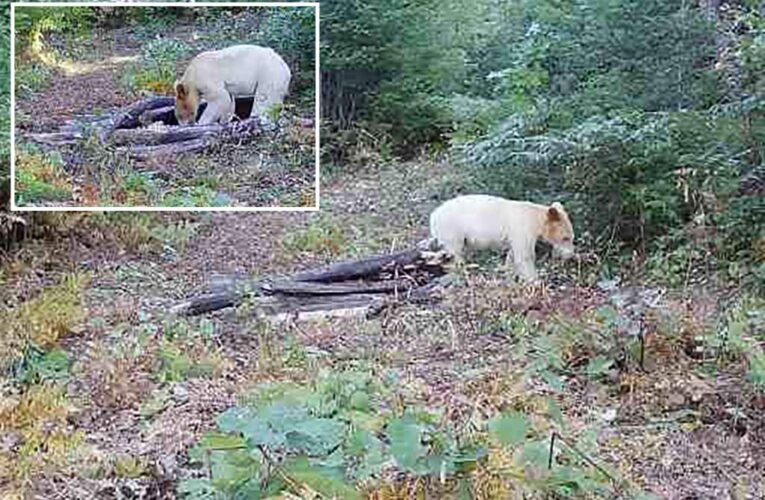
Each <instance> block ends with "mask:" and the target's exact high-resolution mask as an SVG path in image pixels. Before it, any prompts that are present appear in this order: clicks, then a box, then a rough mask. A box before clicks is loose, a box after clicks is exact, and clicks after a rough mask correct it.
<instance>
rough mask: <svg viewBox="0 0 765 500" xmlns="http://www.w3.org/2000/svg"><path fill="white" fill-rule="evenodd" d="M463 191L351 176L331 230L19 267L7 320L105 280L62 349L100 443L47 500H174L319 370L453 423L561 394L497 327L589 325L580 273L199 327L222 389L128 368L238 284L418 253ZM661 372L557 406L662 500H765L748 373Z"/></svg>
mask: <svg viewBox="0 0 765 500" xmlns="http://www.w3.org/2000/svg"><path fill="white" fill-rule="evenodd" d="M460 182H461V179H460V176H459V174H458V173H457V171H456V169H454V167H453V166H452V165H451V164H450V163H449V162H447V161H439V160H429V159H423V160H421V161H417V162H410V163H405V164H391V165H386V166H379V167H378V166H373V167H370V168H368V169H367V170H365V171H361V172H359V173H357V174H352V175H351V174H347V175H343V174H339V175H337V176H335V178H334V179H333V180H332V181H330V182H329V183H328V184H327V185H326V186H325V187H324V196H325V203H326V208H325V211H324V213H321V214H288V213H271V214H265V213H263V214H250V215H233V214H228V215H226V214H218V215H202V216H199V217H194V218H192V219H191V221H190V222H189V221H187V222H182V219H181V218H177V217H169V218H166V219H163V220H164V222H163V224H164V226H163V227H176V228H178V227H183V228H185V230H186V231H188V232H190V234H191V235H190V237H189V238H188V239H187V240H185V243H184V244H182V245H181V244H178V243H175V244H174V247H173V248H170V246H171V245H169V244H165V245H164V247H160V248H158V247H147V248H144V249H143V250H126V249H125V248H124V245H121V244H119V242H118V241H117V240H114V239H110V238H98V237H96V236H93V235H91V237H90V238H86V237H84V236H83V235H82V234H77V233H76V230H75V233H74V234H73V236H72V237H71V238H69V239H64V240H59V242H58V243H57V245H58V247H57V248H52V247H51V246H50V244H46V243H39V242H31V243H30V244H29V245H27V246H26V247H25V249H24V251H23V252H22V253H21V254H20V255H17V256H16V260H15V262H16V266H15V267H13V266H9V267H7V268H6V269H9V270H11V271H9V272H7V273H6V285H8V286H7V288H6V291H5V292H4V293H3V295H5V297H4V300H5V301H6V303H15V302H17V301H20V300H25V299H28V298H30V297H33V296H35V295H36V293H37V291H38V290H39V289H41V288H42V287H44V286H48V285H50V284H52V283H55V282H56V281H57V280H58V279H60V277H61V276H62V275H63V274H64V273H70V272H72V271H77V272H88V273H90V276H91V279H90V281H89V284H88V285H87V288H86V290H85V309H86V311H87V321H86V322H85V323H84V324H83V325H82V326H81V327H80V328H78V330H77V332H76V334H74V335H70V336H68V337H67V338H66V339H65V340H63V347H64V349H65V350H66V351H67V352H68V353H69V355H70V356H71V359H72V361H73V364H72V377H71V380H70V382H69V383H68V384H67V395H68V397H69V398H70V400H71V401H73V402H74V404H75V406H76V407H77V410H76V412H75V413H74V416H73V420H72V424H71V425H72V426H74V428H75V429H77V430H80V431H83V433H84V436H85V444H84V450H86V451H85V452H83V453H84V458H82V459H81V460H80V461H79V462H78V465H77V467H75V468H69V469H63V470H57V471H54V472H53V473H51V474H48V475H46V476H42V477H37V478H35V480H34V482H33V483H32V485H31V487H32V490H33V491H35V492H37V494H38V495H40V496H39V497H40V498H85V497H91V496H92V495H95V496H96V497H98V498H114V497H116V495H117V494H116V493H115V492H117V491H121V492H122V494H123V495H130V494H133V495H139V496H140V495H141V494H147V495H149V497H153V495H157V496H159V497H162V496H163V495H164V497H172V495H173V491H174V485H175V482H176V481H177V480H178V479H180V478H183V477H187V476H188V474H189V471H188V470H187V469H186V467H187V456H186V453H187V451H188V449H189V447H191V446H192V445H193V444H194V443H195V442H196V441H197V440H198V439H199V438H200V436H201V435H202V434H203V433H204V432H205V431H207V430H210V429H211V428H213V426H214V419H215V417H216V416H217V415H218V414H219V413H220V412H222V411H224V410H225V409H227V408H228V407H230V406H232V405H234V404H236V402H237V401H238V398H241V397H242V396H244V395H246V394H247V393H248V391H249V390H251V389H252V387H254V386H255V385H256V384H257V383H260V382H263V381H274V380H293V381H301V380H305V379H306V378H310V377H311V373H315V370H317V369H318V368H320V367H342V366H344V365H346V364H348V363H355V362H359V361H364V362H368V363H372V364H373V366H375V367H377V368H378V369H386V370H390V371H392V372H394V373H396V374H397V379H398V380H400V381H401V387H400V388H399V389H400V390H401V391H402V393H403V394H405V397H407V398H410V399H411V400H412V401H416V402H417V403H419V404H422V405H425V406H427V407H432V408H440V409H442V410H443V411H444V413H445V414H446V415H448V416H449V418H451V419H453V420H454V421H455V422H460V421H466V420H468V421H469V420H470V419H471V418H475V412H476V411H479V412H488V413H490V412H491V411H492V410H491V409H492V408H502V407H506V406H507V405H517V404H519V401H529V400H533V398H535V397H542V396H547V395H550V392H549V388H544V387H542V386H539V385H537V384H531V385H528V384H524V383H523V382H519V380H522V373H523V362H524V361H523V359H521V358H519V357H518V355H516V354H515V350H517V346H518V342H517V339H514V338H513V337H512V336H507V335H497V334H486V333H482V332H483V331H484V327H485V326H486V324H485V322H484V319H485V318H488V317H492V315H495V314H496V313H497V311H506V310H514V311H519V312H522V313H523V314H525V315H526V316H527V318H532V317H533V318H534V320H535V321H539V322H541V323H539V324H543V323H544V322H545V321H548V318H551V317H552V315H553V314H556V313H557V314H563V315H564V316H565V317H567V318H578V317H583V316H584V315H586V314H588V313H589V312H592V311H594V310H596V309H597V308H598V307H600V306H601V305H603V303H604V302H605V301H606V300H607V297H606V294H605V293H604V292H603V291H601V290H599V289H598V288H597V287H593V286H589V285H581V284H576V283H574V282H573V281H572V280H571V279H570V278H571V276H572V275H571V274H570V273H569V274H568V276H569V279H567V280H562V281H560V284H558V285H555V286H552V287H551V288H550V289H549V290H548V293H547V294H546V295H528V294H524V293H522V292H521V293H519V292H518V291H516V290H514V288H513V287H512V286H511V285H510V284H509V283H508V282H507V281H506V280H505V279H503V278H502V277H501V274H498V273H497V272H496V271H492V270H489V271H481V270H476V271H473V272H472V273H471V274H469V276H468V278H467V281H466V282H465V283H463V284H462V285H457V286H454V287H452V288H448V289H446V290H445V291H444V295H443V299H442V302H441V303H440V305H436V306H415V305H405V306H401V307H399V308H396V309H394V310H392V311H390V312H388V313H386V314H385V315H383V317H381V318H377V319H372V320H364V319H358V318H357V319H351V318H347V319H335V320H329V321H325V322H318V323H309V324H293V323H285V324H283V325H281V326H280V327H279V328H277V329H276V330H274V331H272V332H271V333H269V334H268V335H265V334H264V333H263V331H262V330H260V329H259V327H258V326H257V325H256V324H255V323H253V322H252V320H251V318H246V317H242V316H241V315H240V314H238V313H237V312H236V311H233V310H226V311H221V312H218V313H215V314H212V315H209V316H208V317H203V318H194V319H192V320H191V321H190V324H191V325H192V326H196V327H199V326H200V325H202V324H204V323H208V324H210V325H211V327H212V332H213V333H212V335H213V338H214V345H215V346H216V347H215V349H214V351H215V353H216V354H215V355H216V356H218V358H217V364H218V365H217V366H218V369H216V370H215V372H214V374H213V375H211V376H206V377H190V378H187V379H185V380H181V381H175V382H170V383H162V382H158V381H157V380H156V377H154V375H153V371H154V370H155V369H156V368H155V366H154V365H153V364H152V363H151V362H150V358H151V354H150V353H147V352H149V351H147V352H144V354H141V355H140V356H138V357H131V355H128V354H126V353H128V352H131V349H132V347H131V346H133V347H134V346H135V345H136V342H138V339H139V338H140V337H141V335H143V334H142V333H141V332H145V331H161V330H162V329H163V328H165V329H166V328H167V321H168V319H167V318H168V309H169V308H170V307H171V306H172V305H174V304H176V303H177V302H178V301H181V300H183V299H185V298H187V297H188V296H190V295H193V294H194V293H197V292H198V291H200V290H203V289H207V288H209V287H210V286H211V285H210V284H211V283H214V282H215V280H216V279H218V278H219V277H221V276H226V277H231V276H239V277H241V276H265V275H268V276H274V275H280V274H286V273H289V272H292V271H295V270H299V269H305V268H308V267H311V266H315V265H317V264H322V263H324V262H326V261H328V260H338V259H340V258H342V257H345V256H349V255H369V254H372V253H375V252H378V251H381V250H395V249H400V248H404V247H406V246H409V245H411V244H413V243H414V242H417V241H419V240H420V239H421V238H422V237H423V236H424V234H425V231H426V230H425V228H426V224H425V221H426V218H427V214H428V212H429V211H430V210H431V209H432V208H433V206H434V205H435V204H436V203H437V201H436V199H437V198H438V196H440V194H441V193H442V192H443V191H444V190H447V189H453V188H454V186H459V185H460ZM183 219H186V218H183ZM328 225H329V226H333V227H338V228H343V229H342V233H343V238H345V239H344V240H343V242H344V243H343V245H342V249H341V250H327V249H328V248H330V249H331V248H334V247H332V246H331V245H330V246H328V245H325V244H324V243H321V244H318V245H317V246H316V247H310V245H309V246H308V247H305V248H297V247H295V246H294V245H292V244H291V243H290V241H291V240H290V237H291V235H294V234H299V233H301V231H306V230H308V229H309V228H312V227H318V226H321V227H326V226H328ZM176 241H177V240H176ZM41 270H42V271H41ZM669 304H671V305H670V306H669V307H671V308H674V309H677V310H681V309H684V308H687V309H688V311H687V312H688V314H689V315H690V317H693V318H696V319H697V320H699V321H702V320H703V319H704V317H705V315H709V314H711V313H712V311H714V308H715V305H714V303H713V302H710V300H709V296H708V295H707V296H704V295H702V294H699V295H693V296H689V297H686V298H684V299H682V300H676V299H672V300H671V301H670V302H669ZM455 324H456V325H458V326H457V328H455V327H454V325H455ZM162 325H164V326H162ZM450 325H451V327H450ZM151 328H158V329H159V330H151ZM287 345H299V346H301V348H302V349H303V350H304V352H306V353H308V357H309V359H310V362H309V365H308V366H297V367H296V366H291V365H289V364H285V363H284V362H283V361H280V360H282V359H284V357H285V356H286V351H285V349H286V347H285V346H287ZM645 368H646V369H645V371H644V372H641V371H639V370H628V371H627V372H625V373H622V374H620V375H618V376H616V378H614V379H613V380H611V381H610V382H608V383H591V382H586V381H584V382H583V381H582V380H581V379H579V378H577V377H571V378H570V379H568V380H565V381H564V384H565V389H564V390H563V391H562V392H561V393H559V394H557V395H556V398H557V399H558V401H559V403H560V405H561V408H562V409H563V411H564V412H565V415H566V418H567V419H569V421H570V426H571V428H572V429H577V428H584V427H595V428H597V429H598V439H599V442H600V446H601V449H600V452H599V454H598V457H599V459H601V460H604V461H606V462H607V463H608V464H609V465H610V466H611V467H613V469H614V470H617V471H619V472H620V473H621V474H623V475H624V477H626V478H629V480H631V481H633V482H634V483H636V484H639V485H640V486H642V487H643V488H644V489H646V490H647V491H650V492H653V493H654V494H656V495H658V496H659V497H660V498H669V499H690V498H694V499H697V498H698V499H701V498H703V499H713V498H714V499H718V498H731V499H733V498H735V499H738V498H762V497H763V495H765V476H764V475H763V471H765V440H764V439H763V437H762V436H763V434H762V432H763V430H765V426H764V425H763V423H764V422H765V421H763V419H762V417H761V415H762V410H763V404H764V402H763V398H762V396H761V395H759V396H758V395H756V394H753V393H752V392H751V390H750V389H747V388H746V387H745V385H744V384H742V383H741V380H742V378H743V377H745V376H744V375H743V373H741V372H740V371H737V370H738V369H736V368H734V369H732V371H730V372H729V373H723V374H718V375H717V376H715V377H710V376H708V375H704V374H703V373H702V372H701V371H700V370H699V369H698V367H697V366H696V361H695V360H694V359H693V358H692V357H690V356H688V354H687V353H686V352H685V351H683V350H682V349H679V348H678V346H677V344H674V343H673V344H670V343H668V342H667V341H666V340H663V339H662V338H661V336H657V337H656V338H655V339H654V340H650V339H649V343H648V346H647V356H646V365H645ZM519 377H520V378H519ZM519 384H520V385H519ZM524 404H526V403H524ZM528 404H531V403H528ZM147 407H152V408H153V407H156V408H155V409H154V410H152V411H151V412H147V410H146V408H147ZM734 409H735V410H737V411H733V410H734ZM736 415H739V416H736ZM740 415H745V417H741V416H740ZM119 457H138V458H140V460H141V461H142V463H144V464H149V467H148V468H147V472H146V473H145V474H143V475H139V476H138V477H135V478H126V477H119V476H115V475H106V476H105V477H104V476H102V477H98V475H95V476H96V477H95V478H94V477H92V476H89V475H88V474H85V473H83V472H82V471H83V470H84V466H83V463H91V464H104V463H110V461H111V462H114V460H117V459H118V458H119ZM142 492H143V493H142ZM146 492H148V493H146Z"/></svg>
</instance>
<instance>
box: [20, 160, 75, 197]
mask: <svg viewBox="0 0 765 500" xmlns="http://www.w3.org/2000/svg"><path fill="white" fill-rule="evenodd" d="M71 198H72V183H71V179H70V178H69V175H68V174H67V173H66V172H65V171H64V169H63V162H62V160H61V157H60V156H50V155H46V154H44V153H41V152H35V151H34V150H29V149H21V148H20V149H19V150H18V151H17V156H16V203H17V204H18V205H19V206H21V205H28V204H34V203H39V202H51V201H63V200H70V199H71Z"/></svg>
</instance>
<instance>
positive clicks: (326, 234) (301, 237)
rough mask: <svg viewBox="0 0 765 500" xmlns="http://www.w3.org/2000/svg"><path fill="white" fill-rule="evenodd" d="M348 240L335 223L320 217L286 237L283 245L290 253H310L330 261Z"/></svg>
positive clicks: (343, 247)
mask: <svg viewBox="0 0 765 500" xmlns="http://www.w3.org/2000/svg"><path fill="white" fill-rule="evenodd" d="M347 243H348V238H347V236H346V235H345V232H344V231H343V228H342V227H340V226H339V225H338V224H337V223H335V222H334V221H332V220H331V219H329V218H326V217H322V218H319V219H318V220H317V221H315V222H313V223H311V224H310V225H309V226H308V227H306V228H305V229H302V230H300V231H295V232H293V233H290V234H289V235H287V236H286V237H285V239H284V242H283V245H284V247H285V249H286V250H287V251H288V252H290V253H304V252H310V253H314V254H319V255H321V256H322V257H323V258H324V259H326V260H330V259H332V258H333V257H336V256H337V255H339V254H340V253H341V252H342V251H343V250H344V249H345V247H346V246H347Z"/></svg>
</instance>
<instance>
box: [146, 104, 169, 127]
mask: <svg viewBox="0 0 765 500" xmlns="http://www.w3.org/2000/svg"><path fill="white" fill-rule="evenodd" d="M154 122H162V123H164V124H165V125H178V119H177V118H176V117H175V106H165V107H164V108H157V109H149V110H146V111H144V112H143V113H141V115H140V116H139V117H138V123H140V124H141V125H142V126H144V127H145V126H147V125H151V124H152V123H154Z"/></svg>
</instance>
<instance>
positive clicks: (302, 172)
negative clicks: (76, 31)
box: [15, 15, 316, 207]
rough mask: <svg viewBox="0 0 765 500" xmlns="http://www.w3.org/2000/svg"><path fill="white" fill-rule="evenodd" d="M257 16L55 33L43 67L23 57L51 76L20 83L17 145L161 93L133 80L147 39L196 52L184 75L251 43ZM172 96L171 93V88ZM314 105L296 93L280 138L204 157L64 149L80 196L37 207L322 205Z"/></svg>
mask: <svg viewBox="0 0 765 500" xmlns="http://www.w3.org/2000/svg"><path fill="white" fill-rule="evenodd" d="M250 17H252V16H250ZM250 17H248V16H246V15H244V17H243V18H242V19H237V20H236V22H235V23H234V24H233V26H232V27H229V29H228V30H226V31H220V32H218V31H215V30H216V29H218V28H216V27H215V26H212V27H207V28H203V27H199V26H194V25H190V24H178V25H175V26H172V27H171V28H165V30H164V31H162V32H161V35H160V34H156V33H143V34H139V33H137V32H136V29H135V28H117V29H108V30H107V29H101V30H98V31H96V32H94V33H93V36H92V37H87V38H81V37H58V38H57V37H54V36H51V37H49V39H48V40H46V45H44V47H45V49H44V52H43V53H42V54H41V55H40V56H39V57H41V58H43V61H40V60H36V59H35V58H32V59H31V60H30V59H28V58H23V57H22V58H20V59H18V60H17V65H19V66H20V67H22V68H23V67H24V66H25V65H30V64H32V63H34V64H35V65H36V66H31V68H32V69H31V70H30V71H31V72H33V73H34V72H35V71H37V69H38V68H39V71H37V72H38V73H39V72H43V71H44V72H45V73H46V75H47V76H46V77H45V78H44V81H43V83H42V84H39V85H37V88H35V89H34V90H33V91H19V88H20V87H19V86H18V85H17V99H16V102H17V104H16V108H15V114H16V123H17V128H16V133H17V136H16V144H17V148H18V147H19V146H24V145H26V144H27V143H26V142H25V141H24V140H23V134H24V133H28V132H52V131H56V130H57V127H58V126H60V125H63V124H64V123H66V122H67V121H69V120H75V121H78V122H83V123H88V122H89V121H92V117H93V116H103V115H104V114H115V113H118V112H119V111H120V110H121V109H124V108H125V107H126V106H128V105H130V104H133V103H135V102H138V101H139V100H141V99H142V98H145V97H147V96H148V95H158V94H157V93H156V92H154V93H151V92H147V91H144V90H138V89H135V88H132V87H130V86H129V84H128V83H126V81H127V80H126V79H127V78H128V76H129V75H130V74H131V72H133V73H134V72H136V71H137V70H136V69H135V68H136V67H140V65H142V64H146V63H145V62H144V59H142V58H143V57H145V55H144V54H143V53H142V50H143V47H145V45H146V43H145V42H146V41H149V40H151V39H152V38H154V37H155V36H161V37H162V38H163V39H165V40H170V41H174V42H178V43H180V44H183V46H184V47H186V50H187V51H188V55H187V56H186V57H184V58H182V59H181V60H179V61H178V62H177V64H176V68H175V75H176V76H180V74H182V72H183V71H184V69H185V65H186V64H187V62H188V60H189V59H190V58H191V57H192V56H193V55H194V54H196V53H198V52H200V51H203V50H210V49H212V48H221V47H224V46H226V45H227V44H230V43H233V41H238V42H241V40H243V38H241V37H242V36H245V34H247V33H248V30H252V29H255V28H253V23H255V22H256V20H255V18H250ZM229 40H230V41H229ZM137 64H138V65H139V66H136V65H137ZM22 73H23V71H22ZM17 74H18V72H17ZM17 80H18V77H17ZM293 87H294V85H293ZM165 92H169V93H171V92H170V90H169V89H165ZM159 95H162V93H160V94H159ZM304 101H305V100H304V99H302V98H301V97H300V96H298V95H295V94H294V92H293V94H291V95H289V96H288V98H287V100H286V102H285V110H284V111H283V115H282V119H281V120H280V122H279V123H280V128H279V130H278V131H277V132H276V133H270V134H266V135H262V136H257V137H254V138H251V139H249V140H244V141H242V140H239V141H236V142H224V143H223V144H221V145H219V146H216V147H215V148H212V149H210V150H207V151H204V152H201V153H185V154H181V155H176V156H172V157H169V156H163V157H161V158H156V159H150V160H146V161H141V160H131V159H128V158H116V157H115V155H114V154H110V153H109V152H108V151H106V150H105V149H103V148H95V149H94V147H93V146H92V145H86V146H73V147H69V148H63V149H61V150H60V151H59V152H61V153H62V154H63V157H64V159H65V161H64V162H65V164H66V165H65V166H64V167H63V168H64V170H65V171H66V174H65V177H66V180H65V181H62V182H65V183H66V184H68V185H70V191H71V195H70V196H68V197H65V199H59V200H46V199H45V198H44V197H43V199H40V200H37V199H34V200H31V201H28V202H27V203H31V204H33V205H41V206H83V205H100V206H118V205H122V206H177V205H179V204H181V205H184V206H188V205H191V206H209V205H221V206H229V205H236V206H247V207H272V206H282V207H313V206H314V205H315V196H314V191H315V180H316V179H315V177H316V175H315V174H316V172H315V160H314V154H315V153H314V151H315V145H314V135H315V127H314V126H313V125H312V126H311V127H310V128H306V126H305V123H306V122H307V121H308V122H314V120H313V111H314V110H313V107H312V105H307V104H306V103H305V102H304ZM43 110H44V112H43ZM21 165H22V166H21V167H20V168H22V169H23V168H25V167H24V164H21ZM107 166H108V167H107ZM199 197H204V199H202V200H200V199H199Z"/></svg>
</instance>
